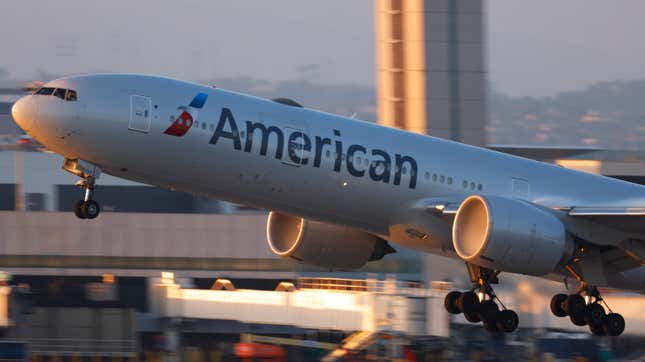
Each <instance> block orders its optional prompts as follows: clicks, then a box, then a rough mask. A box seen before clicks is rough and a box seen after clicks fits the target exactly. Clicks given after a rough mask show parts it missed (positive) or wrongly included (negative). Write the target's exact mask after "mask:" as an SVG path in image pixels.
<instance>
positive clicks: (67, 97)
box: [65, 89, 78, 102]
mask: <svg viewBox="0 0 645 362" xmlns="http://www.w3.org/2000/svg"><path fill="white" fill-rule="evenodd" d="M77 99H78V96H77V95H76V91H73V90H71V89H68V90H67V94H66V95H65V100H66V101H72V102H73V101H75V100H77Z"/></svg>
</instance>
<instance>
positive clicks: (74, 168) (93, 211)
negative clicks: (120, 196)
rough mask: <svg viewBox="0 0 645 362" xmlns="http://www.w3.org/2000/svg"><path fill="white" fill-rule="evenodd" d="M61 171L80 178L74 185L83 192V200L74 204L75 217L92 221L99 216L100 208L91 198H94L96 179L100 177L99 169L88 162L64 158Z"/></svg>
mask: <svg viewBox="0 0 645 362" xmlns="http://www.w3.org/2000/svg"><path fill="white" fill-rule="evenodd" d="M63 170H65V171H68V172H70V173H73V174H74V175H76V176H78V177H80V178H82V180H79V181H78V182H77V183H76V186H78V187H80V188H81V189H83V191H84V197H83V199H82V200H78V201H77V202H76V203H75V204H74V214H75V215H76V217H78V218H79V219H94V218H96V217H97V216H99V213H100V212H101V207H100V206H99V204H98V202H96V201H95V200H93V199H92V197H93V196H94V188H95V184H96V179H98V178H99V176H100V175H101V169H100V168H99V167H97V166H95V165H93V164H91V163H89V162H85V161H82V160H78V159H69V158H66V159H65V162H64V163H63Z"/></svg>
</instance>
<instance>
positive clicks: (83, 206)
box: [74, 177, 101, 219]
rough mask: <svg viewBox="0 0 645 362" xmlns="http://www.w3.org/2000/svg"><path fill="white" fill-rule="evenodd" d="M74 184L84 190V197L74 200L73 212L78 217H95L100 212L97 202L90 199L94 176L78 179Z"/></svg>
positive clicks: (92, 191)
mask: <svg viewBox="0 0 645 362" xmlns="http://www.w3.org/2000/svg"><path fill="white" fill-rule="evenodd" d="M76 186H78V187H80V188H82V189H83V190H85V197H84V198H83V199H82V200H78V201H76V203H75V204H74V214H75V215H76V217H78V218H79V219H95V218H96V217H97V216H99V213H100V212H101V207H100V206H99V203H98V202H96V201H95V200H92V196H93V194H94V178H93V177H91V178H88V179H84V180H80V181H78V182H77V183H76Z"/></svg>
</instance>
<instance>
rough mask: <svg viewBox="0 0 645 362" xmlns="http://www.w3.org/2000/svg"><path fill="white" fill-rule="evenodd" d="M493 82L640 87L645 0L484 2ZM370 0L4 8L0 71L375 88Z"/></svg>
mask: <svg viewBox="0 0 645 362" xmlns="http://www.w3.org/2000/svg"><path fill="white" fill-rule="evenodd" d="M487 4H488V6H487V19H486V24H487V41H488V44H489V49H488V59H489V63H488V64H489V70H490V73H489V78H490V80H491V81H492V82H493V84H494V85H495V87H496V89H498V90H500V91H502V92H504V93H507V94H513V95H517V96H524V95H551V94H554V93H555V92H558V91H562V90H570V89H575V88H580V87H583V86H585V85H587V84H589V83H593V82H596V81H602V80H615V79H633V78H645V67H644V65H645V42H644V41H643V40H642V36H643V34H645V21H643V20H642V16H643V14H645V1H642V0H614V1H606V0H567V1H561V0H541V1H529V0H489V1H488V3H487ZM373 27H374V15H373V0H351V1H348V0H326V1H305V0H275V1H266V0H235V1H224V0H204V1H197V0H191V1H176V0H154V1H152V0H143V1H142V0H139V1H132V0H110V1H88V0H58V1H51V0H40V1H35V0H33V1H32V0H5V1H3V4H2V12H0V67H2V68H5V69H6V70H7V71H9V73H10V74H11V76H12V78H34V77H37V76H38V75H39V74H42V72H47V73H54V74H69V73H78V72H88V71H112V72H143V73H155V74H163V75H167V76H172V77H179V78H184V79H189V80H194V79H206V78H218V77H230V76H243V75H247V76H249V77H253V78H261V79H268V80H286V79H309V80H311V81H313V82H322V83H357V84H364V85H374V82H375V71H374V54H375V50H374V33H373Z"/></svg>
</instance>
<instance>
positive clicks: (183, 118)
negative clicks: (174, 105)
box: [164, 93, 208, 137]
mask: <svg viewBox="0 0 645 362" xmlns="http://www.w3.org/2000/svg"><path fill="white" fill-rule="evenodd" d="M206 99H208V94H206V93H197V95H196V96H195V97H194V98H193V100H192V101H191V102H190V104H189V105H188V107H185V106H181V107H179V109H180V110H181V111H182V112H181V114H180V115H179V117H177V119H176V120H175V121H174V122H173V123H172V124H171V125H170V127H168V129H166V130H165V131H164V133H165V134H167V135H171V136H176V137H182V136H183V135H185V134H186V132H188V130H189V129H190V127H192V126H193V123H194V121H195V119H197V114H198V113H199V110H200V109H202V108H203V107H204V103H206Z"/></svg>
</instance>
